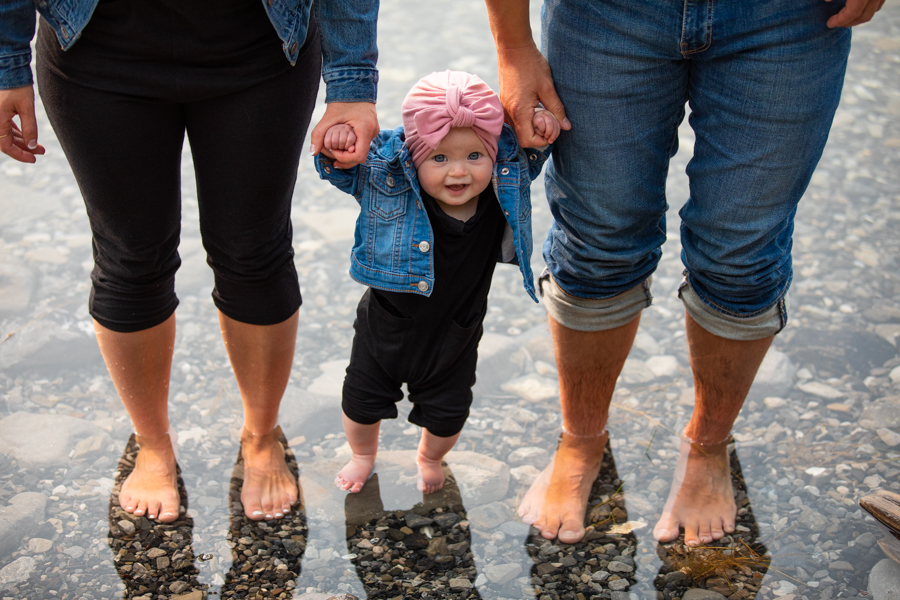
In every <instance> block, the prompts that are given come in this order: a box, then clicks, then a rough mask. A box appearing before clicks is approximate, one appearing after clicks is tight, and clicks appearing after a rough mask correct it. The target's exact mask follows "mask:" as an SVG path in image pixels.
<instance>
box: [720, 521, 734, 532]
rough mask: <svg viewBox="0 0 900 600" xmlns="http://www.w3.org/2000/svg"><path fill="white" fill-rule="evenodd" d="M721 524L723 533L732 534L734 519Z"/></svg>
mask: <svg viewBox="0 0 900 600" xmlns="http://www.w3.org/2000/svg"><path fill="white" fill-rule="evenodd" d="M722 523H723V525H722V530H723V531H724V532H725V533H734V519H724V520H723V521H722Z"/></svg>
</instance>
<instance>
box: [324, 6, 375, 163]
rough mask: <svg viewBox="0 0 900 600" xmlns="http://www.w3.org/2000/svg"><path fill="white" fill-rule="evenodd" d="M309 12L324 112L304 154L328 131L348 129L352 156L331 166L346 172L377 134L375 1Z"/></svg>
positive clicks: (360, 160) (362, 154) (367, 150)
mask: <svg viewBox="0 0 900 600" xmlns="http://www.w3.org/2000/svg"><path fill="white" fill-rule="evenodd" d="M313 6H314V7H315V10H316V18H317V19H318V24H319V32H320V33H319V35H320V36H321V39H322V79H323V80H324V81H325V86H326V90H325V102H326V103H328V107H327V109H326V110H325V116H324V117H322V120H321V121H320V122H319V123H318V124H317V125H316V126H315V128H314V129H313V131H312V134H311V138H312V147H311V148H310V150H311V152H312V153H313V154H317V153H318V152H319V151H320V150H321V149H322V145H323V140H324V137H325V132H326V131H328V129H329V128H330V127H331V126H333V125H337V124H346V125H349V126H350V127H352V128H353V131H354V133H355V134H356V138H357V142H356V151H355V152H354V153H353V155H352V158H349V159H345V160H344V161H342V162H341V163H340V164H338V163H336V164H335V166H338V167H339V168H348V167H350V166H353V165H355V164H359V163H361V162H363V161H365V159H366V155H367V154H368V152H369V143H370V142H371V141H372V138H373V137H375V135H377V134H378V117H377V116H376V114H375V96H376V92H377V85H378V70H377V69H376V67H375V63H376V61H377V60H378V46H377V43H376V37H377V21H378V0H317V1H316V2H315V3H314V5H313Z"/></svg>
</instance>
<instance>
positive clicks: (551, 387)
mask: <svg viewBox="0 0 900 600" xmlns="http://www.w3.org/2000/svg"><path fill="white" fill-rule="evenodd" d="M500 389H502V390H503V391H504V392H510V393H512V394H515V395H517V396H519V397H520V398H522V399H524V400H527V401H528V402H541V401H542V400H549V399H550V398H556V397H558V396H559V382H557V381H556V380H553V379H548V378H546V377H541V376H540V375H538V374H537V373H530V374H528V375H524V376H522V377H517V378H516V379H513V380H511V381H507V382H506V383H504V384H503V385H501V386H500Z"/></svg>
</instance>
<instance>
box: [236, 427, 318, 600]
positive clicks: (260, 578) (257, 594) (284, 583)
mask: <svg viewBox="0 0 900 600" xmlns="http://www.w3.org/2000/svg"><path fill="white" fill-rule="evenodd" d="M280 440H281V443H282V444H283V445H284V448H285V458H286V459H287V465H288V468H289V469H290V470H291V473H292V474H293V476H294V477H295V478H296V477H297V461H296V459H295V458H294V454H293V452H291V450H290V448H289V447H288V444H287V440H286V439H284V435H283V434H281V435H280ZM243 482H244V480H243V459H242V457H241V451H240V449H238V459H237V462H236V463H235V465H234V472H233V474H232V477H231V485H230V489H229V499H230V504H231V507H230V513H231V519H230V528H229V532H228V545H229V546H230V547H231V556H232V560H233V562H232V565H231V570H230V571H228V573H227V574H226V575H225V584H224V585H223V586H222V590H221V596H222V597H223V598H292V597H293V591H292V590H293V589H294V587H295V585H296V583H295V582H296V579H297V577H298V576H299V575H300V561H301V559H302V558H303V552H304V550H305V549H306V540H307V537H308V530H307V526H306V511H305V510H304V507H303V496H302V493H303V491H302V490H301V496H300V502H298V503H297V505H296V506H295V507H294V508H293V509H291V512H290V513H288V514H287V515H285V517H284V518H283V519H280V520H272V521H251V520H250V519H248V518H247V517H246V515H244V510H243V507H242V506H241V501H240V497H241V486H242V485H243Z"/></svg>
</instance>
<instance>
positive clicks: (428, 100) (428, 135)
mask: <svg viewBox="0 0 900 600" xmlns="http://www.w3.org/2000/svg"><path fill="white" fill-rule="evenodd" d="M401 111H402V115H403V129H404V131H405V133H406V145H407V147H408V148H409V152H410V154H411V155H412V159H413V163H414V164H415V165H416V168H418V167H419V165H421V164H422V162H423V161H424V160H425V157H427V156H428V154H430V153H431V151H432V150H435V149H436V148H437V147H438V145H440V143H441V140H443V139H444V137H445V136H446V135H447V134H448V133H449V132H450V128H452V127H471V128H472V129H473V130H474V131H475V134H476V135H477V136H478V139H480V140H481V142H482V143H483V144H484V147H485V149H487V151H488V154H489V155H490V156H491V160H492V161H495V160H497V140H498V139H499V138H500V133H501V132H502V131H503V106H502V105H501V104H500V98H498V97H497V94H495V93H494V90H492V89H491V88H490V86H488V84H486V83H485V82H483V81H482V80H481V79H479V77H478V76H477V75H472V74H470V73H464V72H462V71H443V72H441V73H432V74H431V75H428V76H427V77H423V78H422V79H420V80H419V81H418V82H417V83H416V85H414V86H413V88H412V89H411V90H410V91H409V93H408V94H407V95H406V98H404V100H403V106H402V107H401Z"/></svg>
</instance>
